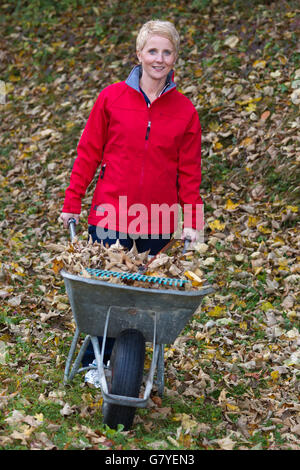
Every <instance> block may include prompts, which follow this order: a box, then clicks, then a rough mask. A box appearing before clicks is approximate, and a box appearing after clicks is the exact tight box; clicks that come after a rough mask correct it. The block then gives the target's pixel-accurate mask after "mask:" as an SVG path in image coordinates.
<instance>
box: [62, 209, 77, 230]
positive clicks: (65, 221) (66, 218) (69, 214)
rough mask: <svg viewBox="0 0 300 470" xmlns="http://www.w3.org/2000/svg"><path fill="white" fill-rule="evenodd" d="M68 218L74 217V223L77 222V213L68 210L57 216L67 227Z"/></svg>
mask: <svg viewBox="0 0 300 470" xmlns="http://www.w3.org/2000/svg"><path fill="white" fill-rule="evenodd" d="M70 219H75V220H76V224H78V222H79V214H71V213H69V212H62V213H61V214H60V216H59V220H61V221H62V222H63V224H64V227H65V228H68V221H69V220H70Z"/></svg>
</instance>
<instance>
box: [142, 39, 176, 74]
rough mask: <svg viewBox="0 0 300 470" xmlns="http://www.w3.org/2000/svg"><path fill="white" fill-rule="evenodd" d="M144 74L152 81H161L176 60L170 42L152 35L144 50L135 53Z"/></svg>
mask: <svg viewBox="0 0 300 470" xmlns="http://www.w3.org/2000/svg"><path fill="white" fill-rule="evenodd" d="M137 56H138V59H139V61H140V62H141V64H142V67H143V76H144V74H145V75H146V76H147V77H148V78H151V79H152V80H159V81H163V80H165V79H166V78H167V75H168V73H169V72H170V71H171V70H172V67H173V65H174V63H175V60H176V52H175V48H174V46H173V44H172V43H171V41H170V40H169V39H167V38H165V37H162V36H157V35H153V36H150V38H149V39H148V40H147V42H146V44H145V46H144V48H143V49H142V50H141V51H139V52H137Z"/></svg>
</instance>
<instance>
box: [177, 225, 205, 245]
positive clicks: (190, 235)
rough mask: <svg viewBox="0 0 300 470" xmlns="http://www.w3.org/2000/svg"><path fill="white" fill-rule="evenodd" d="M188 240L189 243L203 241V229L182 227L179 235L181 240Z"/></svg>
mask: <svg viewBox="0 0 300 470" xmlns="http://www.w3.org/2000/svg"><path fill="white" fill-rule="evenodd" d="M186 239H188V240H190V241H191V243H195V242H200V243H203V242H204V232H203V230H195V229H193V228H188V227H187V228H184V229H183V231H182V235H181V240H186Z"/></svg>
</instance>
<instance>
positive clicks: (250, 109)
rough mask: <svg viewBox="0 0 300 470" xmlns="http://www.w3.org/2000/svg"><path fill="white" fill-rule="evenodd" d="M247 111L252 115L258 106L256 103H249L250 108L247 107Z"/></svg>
mask: <svg viewBox="0 0 300 470" xmlns="http://www.w3.org/2000/svg"><path fill="white" fill-rule="evenodd" d="M245 109H246V111H248V112H249V113H252V112H253V111H255V110H256V104H255V103H249V104H248V106H246V108H245Z"/></svg>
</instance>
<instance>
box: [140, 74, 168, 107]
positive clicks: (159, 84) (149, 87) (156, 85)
mask: <svg viewBox="0 0 300 470" xmlns="http://www.w3.org/2000/svg"><path fill="white" fill-rule="evenodd" d="M165 85H166V80H165V78H164V79H163V80H151V79H149V78H148V77H143V76H142V77H141V79H140V87H141V88H142V90H143V92H144V93H145V94H146V95H147V96H148V97H149V99H150V101H153V99H155V98H158V96H159V95H160V93H161V92H162V91H163V89H164V87H165Z"/></svg>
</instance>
